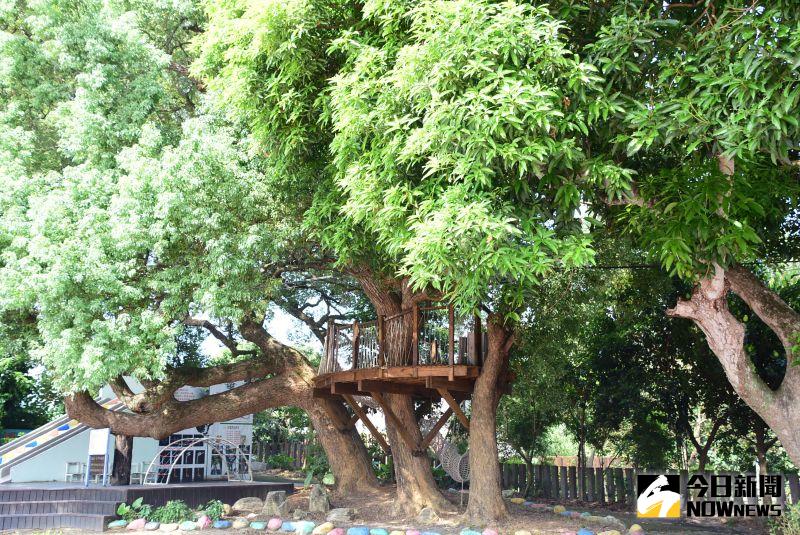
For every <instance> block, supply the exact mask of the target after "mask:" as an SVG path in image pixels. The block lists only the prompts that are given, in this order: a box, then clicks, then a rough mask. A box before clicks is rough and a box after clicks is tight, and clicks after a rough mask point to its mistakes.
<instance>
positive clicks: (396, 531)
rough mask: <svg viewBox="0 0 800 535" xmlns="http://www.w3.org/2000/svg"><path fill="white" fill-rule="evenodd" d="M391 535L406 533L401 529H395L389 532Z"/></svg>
mask: <svg viewBox="0 0 800 535" xmlns="http://www.w3.org/2000/svg"><path fill="white" fill-rule="evenodd" d="M389 535H406V532H405V531H400V530H399V529H395V530H392V531H390V532H389Z"/></svg>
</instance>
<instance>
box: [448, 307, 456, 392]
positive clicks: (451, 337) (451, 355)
mask: <svg viewBox="0 0 800 535" xmlns="http://www.w3.org/2000/svg"><path fill="white" fill-rule="evenodd" d="M447 323H449V326H448V339H447V340H448V342H449V344H450V345H449V347H448V351H447V361H448V363H449V364H450V380H451V381H452V380H453V379H454V373H453V365H454V364H455V363H456V357H455V355H456V313H455V310H454V309H453V305H452V303H451V304H450V305H448V306H447Z"/></svg>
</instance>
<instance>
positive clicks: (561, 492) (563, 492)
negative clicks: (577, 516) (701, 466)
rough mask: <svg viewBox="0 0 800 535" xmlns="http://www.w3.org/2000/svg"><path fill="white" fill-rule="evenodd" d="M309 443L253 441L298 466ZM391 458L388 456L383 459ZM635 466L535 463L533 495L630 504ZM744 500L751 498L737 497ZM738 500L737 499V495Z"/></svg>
mask: <svg viewBox="0 0 800 535" xmlns="http://www.w3.org/2000/svg"><path fill="white" fill-rule="evenodd" d="M306 449H307V447H306V444H305V443H304V442H296V441H290V442H276V443H267V442H254V443H253V455H254V456H255V459H257V460H259V461H263V462H268V460H269V457H270V456H272V455H277V454H283V455H288V456H289V457H291V458H292V459H294V461H293V466H294V468H295V469H300V468H302V467H303V464H304V462H305V458H306ZM380 460H381V461H382V462H388V459H380ZM501 469H502V476H503V488H504V489H506V490H516V491H520V492H522V491H524V490H525V487H526V486H527V475H526V472H525V465H524V464H516V463H503V464H501ZM644 473H661V472H660V471H658V470H652V471H645V472H644ZM664 473H667V474H678V475H680V478H681V485H680V486H681V489H682V492H683V494H684V495H683V500H684V503H685V501H686V500H687V498H688V496H687V495H686V483H687V481H688V479H689V472H688V471H686V470H680V471H679V470H667V471H666V472H664ZM704 474H705V475H706V477H707V478H709V479H710V477H711V476H713V475H716V474H719V475H723V474H728V475H735V472H704ZM783 485H784V489H783V493H782V496H781V497H780V498H778V501H779V502H780V503H783V502H786V503H792V504H796V503H800V478H798V475H797V474H786V475H784V477H783ZM636 492H637V489H636V469H634V468H590V467H587V468H583V469H581V470H578V469H577V468H576V467H575V466H553V465H541V464H538V465H534V467H533V495H534V496H537V497H541V498H545V499H548V500H553V501H583V502H595V503H602V504H628V505H630V506H633V504H634V503H635V502H636V496H637V493H636ZM738 500H739V502H738V503H741V502H742V500H745V502H746V500H748V498H744V499H743V498H738ZM734 501H736V499H734Z"/></svg>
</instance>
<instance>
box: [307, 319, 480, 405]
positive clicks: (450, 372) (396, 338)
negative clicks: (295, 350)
mask: <svg viewBox="0 0 800 535" xmlns="http://www.w3.org/2000/svg"><path fill="white" fill-rule="evenodd" d="M485 338H486V336H485V334H484V333H483V332H482V329H481V319H480V317H478V316H474V317H471V318H457V317H456V315H455V313H454V310H453V306H452V305H444V306H437V305H430V306H414V307H412V308H411V309H408V310H405V311H403V312H401V313H399V314H395V315H393V316H379V317H378V319H376V320H374V321H368V322H354V323H348V324H339V323H331V324H329V325H328V336H327V338H326V344H325V355H324V357H323V359H322V362H321V363H320V366H319V370H318V375H317V377H316V379H315V385H314V386H315V395H317V396H318V397H329V396H341V395H356V396H371V397H374V396H372V394H373V393H375V392H378V393H392V394H408V395H411V396H413V397H417V398H443V397H444V396H443V395H442V391H443V390H447V391H452V392H453V394H452V395H453V397H455V398H457V399H459V398H460V399H465V398H466V397H469V394H470V393H471V392H472V388H473V385H474V382H475V379H476V378H477V377H478V375H480V370H481V364H482V362H483V359H484V356H485V348H486V339H485Z"/></svg>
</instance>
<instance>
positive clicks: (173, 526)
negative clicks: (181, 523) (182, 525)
mask: <svg viewBox="0 0 800 535" xmlns="http://www.w3.org/2000/svg"><path fill="white" fill-rule="evenodd" d="M158 531H166V532H167V533H169V532H171V531H178V524H171V523H166V524H161V525H160V526H158Z"/></svg>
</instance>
